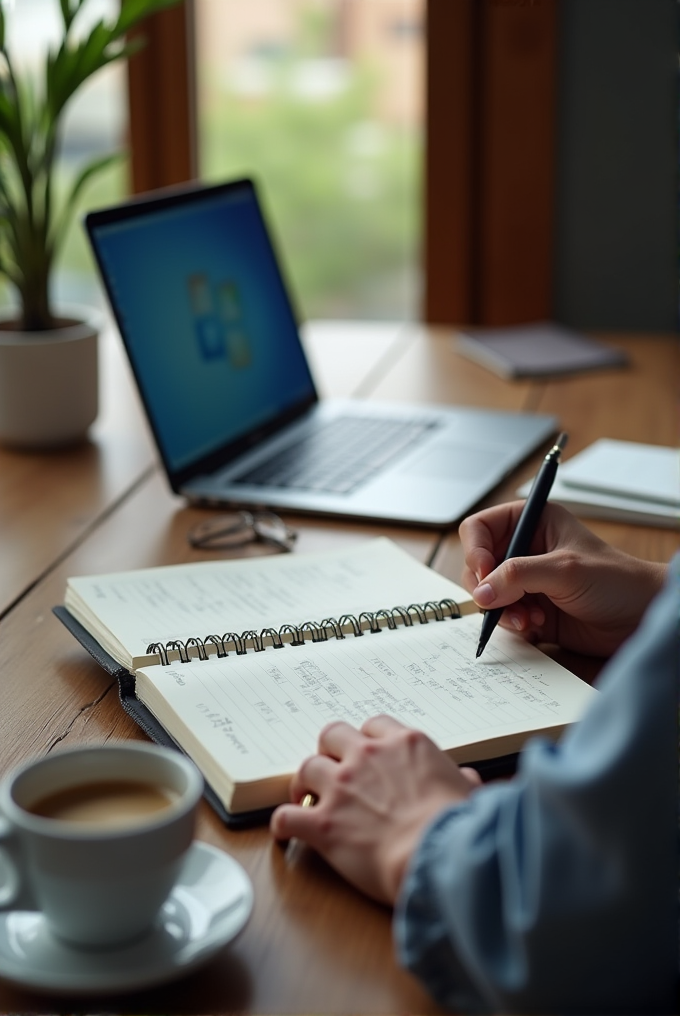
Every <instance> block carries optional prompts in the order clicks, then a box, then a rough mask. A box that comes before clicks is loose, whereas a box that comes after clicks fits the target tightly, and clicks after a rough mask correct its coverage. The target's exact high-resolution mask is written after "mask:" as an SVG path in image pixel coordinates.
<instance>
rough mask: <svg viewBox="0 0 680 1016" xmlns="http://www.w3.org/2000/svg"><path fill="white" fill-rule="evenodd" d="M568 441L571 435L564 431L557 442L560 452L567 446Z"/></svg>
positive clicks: (556, 445)
mask: <svg viewBox="0 0 680 1016" xmlns="http://www.w3.org/2000/svg"><path fill="white" fill-rule="evenodd" d="M568 440H569V435H568V434H567V432H566V430H563V431H562V433H561V434H559V435H558V438H557V441H555V447H556V448H559V450H560V451H562V450H563V448H564V447H565V446H566V444H567V441H568Z"/></svg>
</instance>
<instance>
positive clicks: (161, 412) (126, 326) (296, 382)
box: [87, 181, 316, 474]
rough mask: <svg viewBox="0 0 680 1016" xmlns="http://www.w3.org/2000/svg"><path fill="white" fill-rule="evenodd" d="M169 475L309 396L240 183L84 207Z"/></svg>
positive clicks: (274, 270)
mask: <svg viewBox="0 0 680 1016" xmlns="http://www.w3.org/2000/svg"><path fill="white" fill-rule="evenodd" d="M87 227H88V232H89V235H90V239H91V241H92V244H93V247H94V249H95V253H96V255H97V260H98V262H99V266H100V268H101V271H102V274H103V276H104V281H105V283H106V286H107V289H108V293H109V297H110V300H111V304H112V306H113V309H114V312H115V314H116V318H117V321H118V325H119V327H120V330H121V333H122V335H123V339H124V341H125V345H126V347H127V351H128V355H129V357H130V360H131V362H132V366H133V369H134V372H135V375H136V378H137V383H138V385H139V387H140V390H141V394H142V397H143V399H144V401H145V403H146V408H147V411H148V413H149V416H150V419H151V422H152V425H153V428H154V431H155V433H156V438H157V440H158V443H159V446H160V450H161V452H162V454H163V458H164V460H165V464H166V468H167V469H168V471H169V472H170V473H175V474H177V473H178V472H184V471H185V470H186V469H187V468H188V467H189V466H191V465H192V464H193V463H196V462H202V463H203V462H205V461H207V460H208V459H209V458H210V457H211V455H212V454H213V453H215V452H216V451H217V450H218V449H222V448H224V447H225V446H229V445H238V444H239V441H240V439H242V438H244V436H246V435H248V434H251V433H253V432H258V431H260V430H263V429H264V430H266V428H267V424H268V423H269V422H270V421H272V420H276V419H278V418H280V417H285V416H286V414H287V413H289V412H290V411H291V410H293V409H294V408H295V407H297V406H299V405H303V406H304V405H308V404H310V403H311V402H312V401H314V400H315V398H316V394H315V391H314V385H313V382H312V378H311V375H310V372H309V368H308V366H307V361H306V359H305V356H304V352H303V350H302V347H301V344H300V340H299V335H298V330H297V325H296V322H295V318H294V315H293V311H292V308H291V305H290V301H289V299H288V295H287V293H286V289H285V286H284V283H283V279H282V277H281V273H280V271H279V268H278V265H277V262H276V257H275V255H274V251H273V249H272V245H271V241H270V239H269V236H268V234H267V230H266V227H265V223H264V220H263V217H262V213H261V211H260V208H259V204H258V201H257V197H256V194H255V189H254V187H253V185H252V183H251V182H250V181H238V182H237V183H235V184H228V185H220V186H218V187H211V188H205V189H197V190H192V191H186V192H183V193H181V194H174V195H169V196H167V195H166V196H165V197H159V198H151V199H149V200H143V201H140V202H131V203H129V204H128V205H125V206H121V207H120V208H118V209H107V210H105V211H103V212H95V213H92V214H91V215H89V216H88V218H87Z"/></svg>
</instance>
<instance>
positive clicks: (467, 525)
mask: <svg viewBox="0 0 680 1016" xmlns="http://www.w3.org/2000/svg"><path fill="white" fill-rule="evenodd" d="M523 507H524V502H523V501H516V502H513V503H512V504H501V505H496V506H495V507H494V508H489V509H487V510H486V511H483V512H477V514H475V515H469V516H468V518H466V519H463V521H462V522H461V524H460V527H459V529H458V533H459V536H460V539H461V543H462V545H463V551H464V553H465V565H466V569H467V570H468V571H469V573H470V576H474V578H475V580H476V581H475V582H474V583H473V587H474V585H478V584H479V583H480V582H481V581H482V579H484V578H486V576H487V575H488V574H489V572H491V571H493V569H494V568H495V567H496V563H497V562H498V561H500V560H502V559H503V557H504V555H505V551H506V550H507V549H508V544H509V543H510V539H511V537H512V534H513V532H514V531H515V527H516V525H517V521H518V519H519V517H520V515H521V513H522V508H523Z"/></svg>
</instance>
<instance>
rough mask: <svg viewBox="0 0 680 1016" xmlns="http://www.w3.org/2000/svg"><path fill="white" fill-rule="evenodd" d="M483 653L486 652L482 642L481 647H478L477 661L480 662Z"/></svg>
mask: <svg viewBox="0 0 680 1016" xmlns="http://www.w3.org/2000/svg"><path fill="white" fill-rule="evenodd" d="M483 652H484V646H483V645H482V644H481V642H480V643H479V645H478V646H477V652H476V653H475V659H476V660H478V659H479V657H480V656H481V655H482V653H483Z"/></svg>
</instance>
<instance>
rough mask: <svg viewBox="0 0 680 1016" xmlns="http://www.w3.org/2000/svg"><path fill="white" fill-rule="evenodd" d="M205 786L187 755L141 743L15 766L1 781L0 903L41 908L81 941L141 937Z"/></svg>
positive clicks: (173, 872)
mask: <svg viewBox="0 0 680 1016" xmlns="http://www.w3.org/2000/svg"><path fill="white" fill-rule="evenodd" d="M202 791H203V780H202V777H201V775H200V773H199V771H198V770H197V769H196V767H195V766H194V764H193V763H192V762H190V761H189V760H188V759H186V758H185V757H184V756H183V755H180V753H179V752H176V751H172V750H170V749H167V748H159V747H156V746H153V745H146V744H137V743H126V744H119V745H113V746H100V747H88V748H75V749H72V750H67V751H60V752H55V753H54V754H52V755H48V756H46V757H44V758H41V759H39V760H37V761H33V762H30V763H28V764H27V765H24V766H21V767H20V768H19V769H16V770H14V772H12V773H10V774H9V775H8V776H7V777H5V779H4V780H3V781H2V782H1V783H0V853H1V854H3V855H4V857H0V862H2V861H4V863H0V909H3V910H7V909H9V908H12V909H23V910H27V909H30V910H39V911H40V912H41V913H42V915H43V918H44V920H45V922H46V925H47V927H48V928H49V930H50V931H51V932H52V934H54V935H56V936H57V937H58V938H60V939H63V940H65V941H66V942H68V943H70V944H72V945H75V946H77V947H80V948H83V947H85V948H115V947H116V946H119V945H122V944H124V943H128V942H130V941H132V940H133V939H135V938H138V937H141V936H142V935H144V934H145V933H147V932H148V931H150V930H151V928H152V927H153V925H154V920H155V918H156V917H157V916H158V913H159V911H160V909H161V907H162V905H163V903H164V902H165V900H166V899H167V897H168V895H169V894H170V891H171V890H172V888H173V886H174V885H175V882H176V881H177V879H178V877H179V874H180V872H181V869H182V864H183V861H184V859H185V856H186V854H187V851H188V850H189V847H190V846H191V842H192V839H193V835H194V824H195V815H196V808H197V805H198V802H199V800H200V797H201V794H202ZM3 873H4V874H3Z"/></svg>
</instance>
